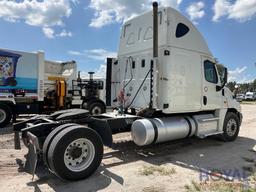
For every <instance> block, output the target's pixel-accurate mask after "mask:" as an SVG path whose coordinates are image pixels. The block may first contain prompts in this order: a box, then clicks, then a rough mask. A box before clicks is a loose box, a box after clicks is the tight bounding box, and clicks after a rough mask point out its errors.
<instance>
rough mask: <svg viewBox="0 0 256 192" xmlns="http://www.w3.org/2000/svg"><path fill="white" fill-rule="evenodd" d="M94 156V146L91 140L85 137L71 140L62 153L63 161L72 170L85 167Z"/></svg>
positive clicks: (81, 169) (78, 170)
mask: <svg viewBox="0 0 256 192" xmlns="http://www.w3.org/2000/svg"><path fill="white" fill-rule="evenodd" d="M94 156H95V148H94V145H93V144H92V142H91V141H90V140H88V139H86V138H80V139H77V140H75V141H73V142H71V143H70V144H69V145H68V147H67V148H66V150H65V153H64V163H65V165H66V167H67V168H68V169H69V170H71V171H73V172H80V171H83V170H85V169H87V168H88V167H89V166H90V165H91V163H92V161H93V159H94Z"/></svg>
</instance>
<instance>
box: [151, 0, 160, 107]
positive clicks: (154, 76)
mask: <svg viewBox="0 0 256 192" xmlns="http://www.w3.org/2000/svg"><path fill="white" fill-rule="evenodd" d="M152 6H153V60H152V61H151V64H150V70H151V73H150V103H149V108H150V109H153V108H155V109H156V108H158V105H157V97H158V95H157V93H158V71H159V69H158V3H157V2H153V3H152ZM154 70H155V71H154Z"/></svg>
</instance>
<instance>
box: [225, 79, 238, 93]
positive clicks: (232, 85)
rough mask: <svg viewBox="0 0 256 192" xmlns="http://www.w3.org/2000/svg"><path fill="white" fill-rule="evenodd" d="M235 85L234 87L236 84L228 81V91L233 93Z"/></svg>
mask: <svg viewBox="0 0 256 192" xmlns="http://www.w3.org/2000/svg"><path fill="white" fill-rule="evenodd" d="M235 85H236V82H235V81H230V82H228V83H227V85H226V86H227V87H228V88H229V89H230V91H232V92H233V91H234V89H235Z"/></svg>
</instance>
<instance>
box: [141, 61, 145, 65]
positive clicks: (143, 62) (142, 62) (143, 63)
mask: <svg viewBox="0 0 256 192" xmlns="http://www.w3.org/2000/svg"><path fill="white" fill-rule="evenodd" d="M141 67H145V59H142V60H141Z"/></svg>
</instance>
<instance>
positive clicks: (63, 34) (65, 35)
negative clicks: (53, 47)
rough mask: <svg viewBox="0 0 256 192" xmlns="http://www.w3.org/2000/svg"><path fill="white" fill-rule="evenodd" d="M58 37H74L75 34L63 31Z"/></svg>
mask: <svg viewBox="0 0 256 192" xmlns="http://www.w3.org/2000/svg"><path fill="white" fill-rule="evenodd" d="M56 36H58V37H72V36H73V34H72V33H71V32H70V31H69V32H67V31H66V30H65V29H63V30H62V31H61V32H60V33H59V34H57V35H56Z"/></svg>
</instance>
